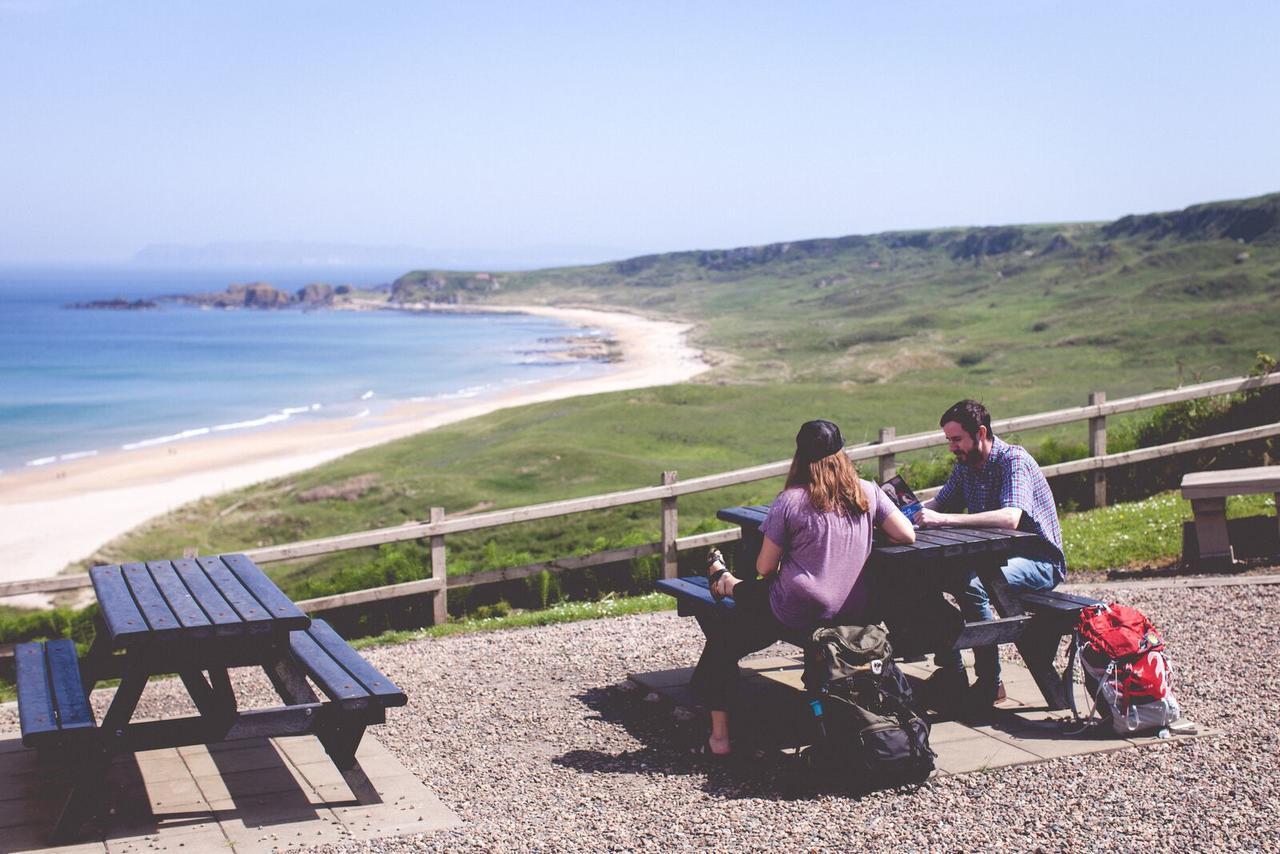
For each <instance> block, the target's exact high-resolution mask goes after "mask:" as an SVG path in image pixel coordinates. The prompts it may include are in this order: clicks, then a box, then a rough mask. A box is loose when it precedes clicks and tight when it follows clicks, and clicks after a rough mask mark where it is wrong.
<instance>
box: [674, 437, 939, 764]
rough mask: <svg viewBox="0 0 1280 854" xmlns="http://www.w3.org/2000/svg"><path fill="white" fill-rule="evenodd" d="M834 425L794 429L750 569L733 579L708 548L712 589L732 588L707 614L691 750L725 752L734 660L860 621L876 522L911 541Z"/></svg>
mask: <svg viewBox="0 0 1280 854" xmlns="http://www.w3.org/2000/svg"><path fill="white" fill-rule="evenodd" d="M843 448H844V439H843V438H842V437H841V436H840V428H839V427H837V426H836V425H835V424H833V423H831V422H830V421H823V420H819V421H807V422H805V423H804V424H803V425H801V427H800V432H799V433H797V434H796V453H795V456H794V457H793V458H792V460H791V470H790V472H789V473H788V474H787V483H786V487H785V488H784V489H783V490H782V492H780V493H779V494H778V497H777V498H775V499H774V500H773V504H771V505H770V507H769V512H768V514H767V515H766V516H765V519H764V522H763V523H762V524H761V525H760V533H761V534H762V535H763V543H762V545H761V547H760V556H759V558H758V559H757V560H756V566H755V569H756V572H757V573H759V577H758V578H751V579H739V578H736V577H734V576H733V575H732V574H731V573H729V572H728V571H726V570H725V567H724V561H723V558H722V557H721V555H720V553H719V552H718V551H717V550H715V549H712V550H711V553H710V554H709V555H708V560H707V571H708V577H709V579H710V582H711V583H710V587H711V593H712V595H714V596H716V597H717V598H722V597H725V596H732V597H733V599H734V603H735V607H734V608H733V609H732V610H726V611H725V612H724V614H723V618H724V619H723V620H721V621H718V622H717V623H712V622H711V621H708V622H707V626H706V630H707V643H706V646H705V647H704V648H703V650H702V657H701V658H700V659H699V660H698V667H697V669H696V670H695V671H694V675H693V688H694V690H695V691H696V692H697V693H698V694H699V695H700V696H701V697H702V699H703V701H704V702H705V703H706V705H707V708H708V709H709V710H710V712H711V736H710V738H709V739H708V740H707V743H706V744H705V745H702V746H701V747H700V748H699V752H705V753H710V754H714V755H717V756H722V755H727V754H728V753H729V752H730V750H731V748H730V741H729V701H730V698H731V694H732V692H733V689H734V686H735V685H736V682H737V675H738V659H740V658H742V656H744V655H746V654H748V653H751V652H755V651H757V650H760V649H764V648H765V647H767V646H769V645H770V644H772V643H774V642H776V641H778V640H786V641H790V642H792V643H796V644H798V645H802V646H803V645H804V644H805V643H807V642H808V640H809V638H810V636H811V635H812V634H813V631H814V630H815V629H817V628H820V627H822V626H828V625H865V624H866V622H867V621H868V618H869V616H870V608H869V605H870V602H869V599H870V596H869V587H870V579H869V578H868V577H867V576H866V575H865V574H864V573H863V571H862V570H863V567H864V565H865V564H866V562H867V558H868V557H869V556H870V555H871V537H872V533H873V531H874V530H875V529H876V528H879V529H882V530H883V531H884V533H885V535H886V536H888V538H889V539H890V540H892V541H894V542H897V543H911V542H914V541H915V530H914V529H913V528H912V527H911V523H910V522H909V521H907V517H905V516H903V515H902V512H901V511H899V510H898V508H897V507H896V506H895V505H894V503H893V502H892V501H890V500H889V498H888V496H886V495H885V494H884V492H883V491H882V490H881V489H880V487H879V486H877V485H876V484H874V483H872V482H871V481H869V480H862V479H861V478H859V477H858V472H857V471H856V470H855V469H854V467H853V463H852V462H850V461H849V458H848V457H847V456H846V455H845V454H844V453H843V452H842V449H843Z"/></svg>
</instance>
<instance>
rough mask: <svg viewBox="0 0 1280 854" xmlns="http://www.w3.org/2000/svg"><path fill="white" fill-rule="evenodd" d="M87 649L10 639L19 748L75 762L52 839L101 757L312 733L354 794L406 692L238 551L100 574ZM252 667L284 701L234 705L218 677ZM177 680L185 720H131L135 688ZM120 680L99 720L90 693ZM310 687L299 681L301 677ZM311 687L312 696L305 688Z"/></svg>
mask: <svg viewBox="0 0 1280 854" xmlns="http://www.w3.org/2000/svg"><path fill="white" fill-rule="evenodd" d="M90 578H91V580H92V582H93V587H94V591H95V593H96V594H97V598H98V606H99V611H98V615H97V617H96V626H95V628H96V634H95V637H94V641H93V644H92V645H91V647H90V649H89V651H88V653H87V654H86V655H85V657H84V659H83V660H79V661H78V660H77V658H76V650H75V645H74V644H73V643H72V642H71V641H70V640H53V641H47V642H44V643H24V644H19V645H18V647H17V649H16V652H15V655H16V661H17V683H18V712H19V717H20V719H21V725H22V741H23V744H24V745H26V746H28V747H33V748H36V749H37V750H39V751H40V752H41V753H42V754H46V755H49V756H50V757H52V758H54V759H55V760H57V761H61V762H63V763H66V764H68V765H70V766H72V767H74V769H75V771H76V774H75V780H74V784H73V786H72V789H71V792H70V794H69V795H68V798H67V802H66V804H65V806H64V808H63V811H62V814H61V816H60V817H59V819H58V821H57V823H56V825H55V827H54V831H53V838H54V839H55V840H60V839H63V838H65V837H66V836H68V835H69V834H70V833H72V832H74V830H75V829H76V828H77V827H78V826H79V825H80V824H81V823H82V821H83V820H84V819H85V818H87V817H88V816H89V815H90V814H92V813H93V812H95V811H96V809H97V808H98V807H100V806H101V804H102V802H103V800H104V797H105V794H106V793H105V791H104V787H105V784H104V779H105V775H106V771H107V767H108V766H109V764H110V761H111V757H112V756H114V755H116V754H121V753H132V752H135V751H141V750H153V749H158V748H165V747H179V746H182V745H188V744H211V743H215V742H222V741H232V740H237V739H246V738H263V737H277V736H286V735H303V734H314V735H315V736H316V737H317V738H318V739H319V740H320V743H321V744H322V745H323V746H324V748H325V751H326V753H328V755H329V757H330V759H331V760H332V761H333V763H334V765H335V766H337V768H338V769H339V770H340V771H341V772H342V774H343V776H344V778H346V779H347V781H348V783H349V784H350V785H351V786H352V788H353V789H355V788H356V787H359V786H365V785H367V784H368V780H367V778H366V777H365V776H364V772H363V771H362V770H361V769H360V767H359V765H358V763H357V762H356V758H355V751H356V748H357V747H358V746H359V743H360V739H361V737H362V736H363V734H364V731H365V728H366V727H368V726H369V725H371V724H377V723H382V722H383V721H385V719H386V717H385V714H386V709H387V708H388V707H392V706H403V705H404V704H405V703H406V702H407V698H406V697H405V694H404V692H402V691H401V690H400V689H399V688H397V687H396V686H395V685H394V684H393V683H392V682H391V680H390V679H388V678H387V677H386V676H384V675H383V674H382V673H380V672H379V671H378V670H377V669H376V668H375V667H374V666H373V665H372V664H370V663H369V662H367V661H366V660H365V659H364V658H363V657H361V656H360V654H359V653H357V652H356V651H355V650H354V649H352V648H351V646H350V645H349V644H347V642H346V641H344V640H343V639H342V638H341V637H339V635H338V634H337V632H335V631H334V630H333V629H332V628H331V627H330V626H329V625H328V624H327V623H325V622H324V621H323V620H312V619H311V618H310V617H308V616H307V615H306V614H304V613H303V612H302V611H301V610H299V609H298V607H297V606H296V605H295V604H294V603H293V602H292V601H290V600H289V598H288V597H287V596H285V595H284V593H282V592H281V591H280V589H279V588H278V587H276V585H275V583H274V582H272V581H271V580H270V579H269V578H268V577H267V576H266V574H265V573H263V572H262V570H261V569H259V568H258V567H257V566H256V565H255V564H254V563H253V561H251V560H249V559H248V558H247V557H245V556H244V555H235V554H230V555H220V556H215V557H201V558H195V559H181V560H172V561H152V562H149V563H145V564H144V563H126V564H120V565H113V566H98V567H94V568H93V569H92V570H90ZM237 667H261V668H262V669H263V671H264V672H265V673H266V675H267V677H268V678H269V679H270V681H271V683H272V685H273V687H274V688H275V690H276V693H277V694H278V695H279V696H280V698H281V700H282V701H283V704H282V705H280V706H276V707H271V708H265V709H240V708H238V705H237V701H236V695H235V691H234V689H233V687H232V681H231V676H230V673H229V671H230V670H231V669H233V668H237ZM168 673H177V674H178V676H179V677H180V678H181V680H182V684H183V686H184V687H185V688H186V691H187V693H188V695H189V696H190V698H191V701H192V703H193V704H194V706H195V708H196V710H197V711H198V714H197V715H194V716H188V717H179V718H165V719H160V720H148V721H135V720H133V714H134V711H135V709H136V708H137V704H138V700H139V699H140V697H141V695H142V691H143V689H144V688H145V687H146V684H147V680H148V679H149V678H150V677H152V676H156V675H162V674H168ZM104 679H119V680H120V683H119V687H117V688H116V692H115V696H114V697H113V698H112V701H111V704H110V706H109V707H108V709H107V711H106V714H105V715H103V718H102V722H101V724H96V723H95V720H94V714H93V710H92V708H91V706H90V705H89V701H88V697H89V692H91V691H92V690H93V687H94V686H95V685H96V684H97V683H98V682H100V681H102V680H104ZM308 679H310V680H311V682H310V683H309V682H308ZM311 683H314V684H315V685H316V686H317V687H318V688H319V689H320V692H321V694H323V697H321V696H318V695H317V694H316V692H315V690H313V688H312V687H311Z"/></svg>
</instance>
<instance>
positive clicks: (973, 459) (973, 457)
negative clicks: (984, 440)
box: [956, 445, 982, 466]
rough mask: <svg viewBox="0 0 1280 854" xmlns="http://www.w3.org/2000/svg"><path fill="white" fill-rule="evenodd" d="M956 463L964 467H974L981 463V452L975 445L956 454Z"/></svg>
mask: <svg viewBox="0 0 1280 854" xmlns="http://www.w3.org/2000/svg"><path fill="white" fill-rule="evenodd" d="M956 462H958V463H960V464H961V465H966V466H976V465H977V464H978V463H980V462H982V451H980V450H978V447H977V446H976V445H975V446H974V447H972V448H970V449H969V450H967V451H957V452H956Z"/></svg>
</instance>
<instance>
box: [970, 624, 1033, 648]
mask: <svg viewBox="0 0 1280 854" xmlns="http://www.w3.org/2000/svg"><path fill="white" fill-rule="evenodd" d="M1032 619H1034V618H1032V617H1027V616H1020V617H999V618H997V619H994V620H980V621H978V622H974V623H965V624H964V630H963V631H961V632H960V636H959V637H957V638H956V642H955V644H954V645H953V646H952V649H973V648H974V647H975V646H991V645H992V644H1002V643H1014V642H1016V641H1017V640H1018V638H1020V637H1022V633H1023V632H1025V631H1026V630H1027V627H1028V625H1030V623H1031V621H1032Z"/></svg>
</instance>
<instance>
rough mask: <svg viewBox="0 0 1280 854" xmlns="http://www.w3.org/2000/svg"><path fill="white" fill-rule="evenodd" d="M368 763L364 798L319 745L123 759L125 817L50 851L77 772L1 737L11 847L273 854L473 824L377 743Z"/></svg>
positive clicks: (119, 804)
mask: <svg viewBox="0 0 1280 854" xmlns="http://www.w3.org/2000/svg"><path fill="white" fill-rule="evenodd" d="M14 744H17V745H18V749H15V748H14ZM356 756H357V758H358V760H359V762H360V766H361V769H362V770H363V771H364V773H365V774H366V775H367V777H368V779H369V783H368V786H367V787H366V786H363V785H360V786H357V788H358V789H359V791H352V789H351V787H350V786H349V785H348V783H347V782H346V779H345V778H344V777H343V775H342V774H341V773H340V772H339V771H338V770H337V768H335V767H334V766H333V763H332V762H330V761H329V759H328V757H327V754H326V753H325V751H324V748H323V747H322V746H321V745H320V743H319V742H318V741H317V740H316V739H315V738H314V737H311V736H306V737H291V738H282V739H278V740H265V739H259V740H251V741H244V742H235V743H232V744H228V745H214V746H212V747H205V746H202V745H196V746H192V747H183V748H179V749H177V750H161V751H149V752H146V753H139V754H137V755H136V756H129V757H120V758H119V759H117V761H116V762H115V763H114V764H113V766H112V768H111V770H110V772H109V779H110V781H111V782H110V784H109V790H110V791H111V796H110V801H109V806H110V808H111V809H112V810H113V812H111V813H109V814H108V815H107V816H106V817H105V818H102V819H99V820H98V821H97V823H96V824H95V823H87V824H86V825H85V827H84V828H83V830H82V839H81V840H80V841H79V842H77V844H75V845H71V846H65V847H62V848H49V847H48V837H49V832H50V830H51V829H52V825H53V821H54V819H55V818H56V816H57V814H58V812H59V810H60V809H61V805H62V802H63V800H64V799H65V797H66V793H67V791H68V782H67V780H66V775H62V774H58V773H54V771H53V770H51V769H50V768H49V767H47V766H44V765H41V764H38V763H36V762H35V761H34V758H33V757H34V752H33V751H28V750H26V749H25V748H21V741H20V739H19V738H18V737H17V736H0V795H3V796H0V828H2V830H0V850H3V851H6V852H8V851H13V852H23V851H53V852H59V854H62V852H66V854H142V852H147V854H150V852H157V851H180V852H183V854H191V852H198V851H228V850H232V849H233V848H234V850H235V851H237V852H268V851H274V850H278V849H281V848H285V847H290V846H301V845H328V844H335V843H339V842H342V841H344V840H351V839H376V838H379V837H385V836H395V835H401V834H409V833H430V832H432V831H435V830H440V829H443V828H449V827H457V826H459V825H460V824H461V820H460V819H459V818H458V817H457V815H455V814H454V813H453V812H452V811H451V810H450V809H449V808H448V807H447V806H445V805H444V804H443V803H442V802H441V801H440V799H439V798H437V797H436V796H435V794H434V793H433V792H432V791H431V790H430V789H429V788H427V787H426V786H425V785H423V783H422V781H421V780H419V779H418V778H417V777H415V776H413V775H412V774H411V773H409V772H408V771H407V770H406V769H405V768H404V766H403V765H401V764H400V762H399V761H398V760H396V758H395V756H394V755H393V754H392V753H391V752H390V751H388V750H387V749H386V748H384V747H383V746H382V745H381V744H379V743H378V741H377V739H376V738H374V737H372V736H370V735H366V736H365V738H364V740H363V741H362V743H361V745H360V749H359V750H358V751H357V752H356Z"/></svg>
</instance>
